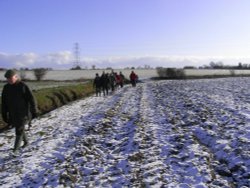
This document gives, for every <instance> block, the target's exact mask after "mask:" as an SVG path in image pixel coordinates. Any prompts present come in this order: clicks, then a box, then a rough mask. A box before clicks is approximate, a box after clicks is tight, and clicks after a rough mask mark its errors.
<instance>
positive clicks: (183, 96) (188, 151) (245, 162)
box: [0, 78, 250, 188]
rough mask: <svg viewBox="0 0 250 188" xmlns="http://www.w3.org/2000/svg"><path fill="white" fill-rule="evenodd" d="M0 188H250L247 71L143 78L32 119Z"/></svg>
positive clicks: (6, 154) (9, 140)
mask: <svg viewBox="0 0 250 188" xmlns="http://www.w3.org/2000/svg"><path fill="white" fill-rule="evenodd" d="M0 136H1V137H0V152H1V155H0V164H1V169H0V186H1V187H118V188H119V187H156V188H158V187H172V188H175V187H179V188H188V187H195V188H205V187H209V188H214V187H216V188H217V187H218V188H220V187H224V188H227V187H230V188H234V187H237V188H240V187H245V188H246V187H250V78H225V79H209V80H206V79H204V80H182V81H181V80H176V81H171V80H169V81H157V82H156V81H155V82H154V81H147V82H145V83H141V84H139V85H138V86H137V87H136V88H132V87H131V86H126V87H125V88H123V89H120V90H117V91H116V92H115V93H114V94H113V95H110V96H107V97H95V96H92V97H89V98H87V99H84V100H81V101H77V102H74V103H72V104H70V105H67V106H64V107H61V108H59V109H57V110H55V111H53V112H51V113H49V114H47V115H45V116H44V117H41V118H40V119H37V120H34V121H33V126H32V128H31V130H30V131H29V132H28V136H29V138H30V145H29V146H28V147H27V148H24V149H23V150H21V151H20V153H19V155H18V156H17V157H13V156H11V155H10V153H11V151H10V147H12V146H13V142H14V130H11V131H9V132H5V133H1V135H0Z"/></svg>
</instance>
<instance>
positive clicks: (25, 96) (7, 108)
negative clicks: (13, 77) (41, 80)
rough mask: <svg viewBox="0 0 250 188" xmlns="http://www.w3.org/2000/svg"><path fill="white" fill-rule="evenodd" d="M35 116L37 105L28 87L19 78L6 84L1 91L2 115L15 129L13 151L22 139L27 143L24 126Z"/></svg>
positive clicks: (17, 147)
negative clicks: (12, 82)
mask: <svg viewBox="0 0 250 188" xmlns="http://www.w3.org/2000/svg"><path fill="white" fill-rule="evenodd" d="M36 116H37V107H36V103H35V99H34V96H33V95H32V92H31V91H30V89H29V87H28V86H27V85H26V84H25V83H24V82H22V81H19V80H18V81H16V83H14V84H9V83H8V84H6V85H5V86H4V88H3V91H2V117H3V120H4V121H5V122H6V123H7V124H8V125H12V126H14V127H15V129H16V140H15V145H14V151H16V150H18V149H19V147H20V145H21V142H22V141H24V145H27V144H28V140H27V136H26V134H25V131H24V126H25V124H26V123H27V122H28V121H29V119H30V118H35V117H36Z"/></svg>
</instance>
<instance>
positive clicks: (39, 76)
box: [34, 68, 48, 81]
mask: <svg viewBox="0 0 250 188" xmlns="http://www.w3.org/2000/svg"><path fill="white" fill-rule="evenodd" d="M47 71H48V69H45V68H37V69H34V76H35V77H36V80H37V81H41V80H42V79H43V78H44V76H45V75H46V73H47Z"/></svg>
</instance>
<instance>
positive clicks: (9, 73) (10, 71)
mask: <svg viewBox="0 0 250 188" xmlns="http://www.w3.org/2000/svg"><path fill="white" fill-rule="evenodd" d="M16 74H17V72H16V71H15V70H13V69H9V70H7V71H6V73H5V75H4V77H5V78H11V77H12V76H14V75H16Z"/></svg>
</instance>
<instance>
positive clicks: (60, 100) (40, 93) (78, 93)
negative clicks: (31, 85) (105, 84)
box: [0, 81, 94, 129]
mask: <svg viewBox="0 0 250 188" xmlns="http://www.w3.org/2000/svg"><path fill="white" fill-rule="evenodd" d="M93 93H94V89H93V83H92V82H91V81H89V82H85V83H79V84H75V85H70V86H60V87H54V88H47V89H41V90H37V91H33V94H34V97H35V98H36V101H37V107H38V109H39V112H40V114H41V115H42V114H45V113H47V112H50V111H52V110H54V109H56V108H58V107H61V106H63V105H65V104H68V103H69V102H72V101H75V100H77V99H82V98H84V97H88V96H90V95H91V94H93ZM0 103H1V100H0ZM0 111H1V108H0ZM1 128H4V122H3V121H2V116H0V129H1Z"/></svg>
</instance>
